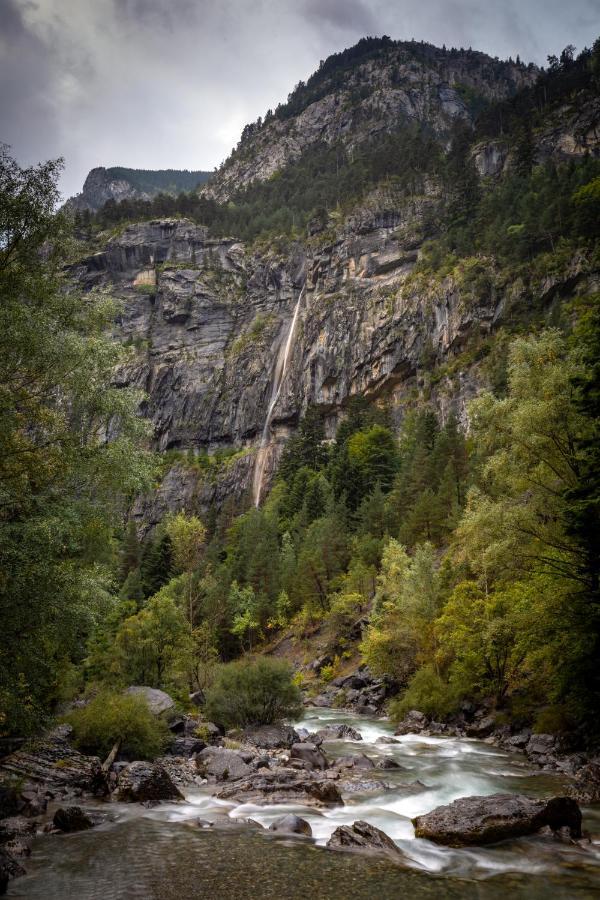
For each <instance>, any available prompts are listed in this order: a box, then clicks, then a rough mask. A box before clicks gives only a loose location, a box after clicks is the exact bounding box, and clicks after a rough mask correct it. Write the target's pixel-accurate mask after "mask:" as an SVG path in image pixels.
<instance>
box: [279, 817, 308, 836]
mask: <svg viewBox="0 0 600 900" xmlns="http://www.w3.org/2000/svg"><path fill="white" fill-rule="evenodd" d="M269 831H283V832H285V833H286V834H305V835H306V836H307V837H312V828H311V827H310V824H309V823H308V822H307V821H306V819H301V818H300V816H295V815H293V813H290V814H289V815H287V816H281V818H279V819H275V821H274V822H272V823H271V824H270V825H269Z"/></svg>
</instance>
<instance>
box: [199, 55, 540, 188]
mask: <svg viewBox="0 0 600 900" xmlns="http://www.w3.org/2000/svg"><path fill="white" fill-rule="evenodd" d="M317 75H318V73H317ZM536 77H537V69H536V68H535V67H534V66H524V65H521V64H517V63H512V62H507V63H505V62H499V61H498V60H493V59H492V58H491V57H489V56H486V55H485V54H484V53H475V52H472V51H446V50H440V49H439V48H436V47H432V46H430V45H425V44H423V45H422V44H416V43H393V42H392V43H391V44H390V46H388V47H384V48H382V49H381V50H380V51H379V52H377V53H375V54H368V56H367V58H366V59H365V61H364V62H362V63H359V64H357V65H355V66H353V67H352V68H349V69H348V70H347V71H346V70H344V71H343V72H342V74H341V75H340V72H339V71H338V70H336V71H334V72H333V73H332V74H324V75H323V78H322V79H321V81H322V84H321V85H320V86H319V90H318V94H321V95H322V96H320V97H319V99H317V100H315V101H314V102H309V103H307V105H306V106H305V108H301V109H300V111H299V112H298V113H296V114H294V115H292V116H289V117H288V116H287V115H286V116H285V117H283V116H281V117H280V116H278V115H276V116H271V117H267V118H266V119H265V122H264V123H260V124H259V125H257V126H251V128H250V130H249V132H248V133H247V134H246V135H245V136H244V137H243V139H242V141H241V142H240V144H239V145H238V147H237V149H236V150H235V151H234V152H233V153H232V155H231V156H230V157H229V159H228V160H227V161H226V162H225V163H224V165H223V166H222V167H221V169H220V170H219V172H218V173H217V175H216V177H215V178H214V179H212V180H211V182H210V184H207V185H206V186H205V187H203V188H202V192H203V193H204V194H205V195H206V196H209V197H213V198H214V199H216V200H218V201H221V202H222V201H225V200H228V199H229V197H230V196H231V195H232V194H233V193H235V191H237V190H239V189H240V188H244V187H247V186H248V185H249V184H251V183H252V182H253V181H264V180H266V179H268V178H270V177H271V176H272V175H273V174H274V173H275V172H277V171H278V170H280V169H282V168H283V167H284V166H285V165H286V164H288V163H290V162H293V161H295V160H297V159H298V158H299V157H300V156H301V155H302V154H303V153H304V152H305V151H306V150H307V149H309V148H310V147H311V146H314V145H315V144H318V143H322V142H324V143H326V144H330V145H331V144H335V143H340V144H341V145H342V146H343V147H345V148H346V150H347V151H349V152H352V151H353V150H356V149H357V148H359V147H360V145H361V144H362V143H364V142H365V141H368V140H372V139H373V138H374V137H375V136H376V135H378V134H381V133H385V132H392V131H395V130H397V129H398V128H399V127H401V126H403V125H404V126H408V125H410V124H418V125H423V126H426V127H427V129H429V130H431V131H432V132H433V134H434V135H435V136H436V137H437V138H438V139H439V140H440V141H441V142H442V143H443V142H444V141H445V140H446V139H447V137H448V134H449V131H450V129H451V127H452V125H453V124H454V123H455V122H456V121H464V122H466V123H470V122H471V121H472V119H473V115H474V112H475V110H476V109H477V107H478V105H480V104H481V103H482V102H485V101H492V100H502V99H506V98H508V97H510V96H512V95H513V94H514V93H516V91H517V90H519V89H520V88H522V87H524V86H526V85H528V84H531V83H533V81H534V80H535V78H536ZM309 84H310V82H309ZM301 94H302V91H300V95H301ZM309 96H310V95H309ZM293 98H294V95H291V97H290V100H292V101H293ZM298 105H300V106H301V107H302V105H303V104H302V103H299V104H298Z"/></svg>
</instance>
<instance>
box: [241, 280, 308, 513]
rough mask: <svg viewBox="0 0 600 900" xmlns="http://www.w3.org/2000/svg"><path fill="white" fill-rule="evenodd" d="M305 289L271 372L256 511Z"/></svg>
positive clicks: (256, 482)
mask: <svg viewBox="0 0 600 900" xmlns="http://www.w3.org/2000/svg"><path fill="white" fill-rule="evenodd" d="M304 291H305V288H304V287H303V288H302V290H301V291H300V294H299V295H298V300H297V301H296V306H295V308H294V314H293V316H292V321H291V322H290V327H289V331H288V334H287V338H286V340H285V341H284V342H282V344H281V346H280V348H279V352H278V354H277V360H276V362H275V369H274V371H273V380H272V383H271V399H270V401H269V406H268V409H267V415H266V418H265V424H264V426H263V430H262V435H261V439H260V445H259V448H258V453H257V454H256V462H255V464H254V478H253V482H252V496H253V499H254V505H255V507H256V508H257V509H258V507H259V506H260V498H261V495H262V488H263V480H264V476H265V467H266V464H267V459H268V457H269V439H270V436H271V422H272V420H273V413H274V411H275V406H276V405H277V401H278V400H279V395H280V393H281V388H282V387H283V382H284V380H285V376H286V373H287V368H288V362H289V357H290V351H291V349H292V345H293V341H294V333H295V331H296V323H297V321H298V314H299V312H300V306H301V305H302V298H303V297H304Z"/></svg>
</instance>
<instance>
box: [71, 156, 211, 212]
mask: <svg viewBox="0 0 600 900" xmlns="http://www.w3.org/2000/svg"><path fill="white" fill-rule="evenodd" d="M209 176H210V173H209V172H201V171H198V172H183V171H179V170H176V169H169V170H166V169H162V170H156V171H155V172H144V173H143V175H142V176H141V177H140V172H139V171H138V170H136V169H124V168H120V167H115V168H112V169H106V168H104V166H98V167H97V168H95V169H92V170H91V171H90V173H89V174H88V176H87V178H86V179H85V182H84V184H83V190H82V192H81V193H80V194H77V195H76V196H75V197H71V198H70V199H69V200H68V201H67V205H68V206H69V207H70V208H71V209H73V210H85V209H88V210H91V211H92V212H95V211H96V210H98V209H100V207H101V206H103V205H104V204H105V203H106V202H107V201H108V200H114V201H115V202H116V203H119V202H120V201H121V200H151V199H152V198H153V197H154V196H156V194H158V193H159V191H161V190H162V191H165V192H166V193H175V192H176V191H177V190H184V189H188V190H189V189H190V188H191V187H193V186H194V185H196V184H200V183H203V182H205V181H206V180H207V179H208V178H209Z"/></svg>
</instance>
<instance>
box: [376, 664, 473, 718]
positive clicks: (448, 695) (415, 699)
mask: <svg viewBox="0 0 600 900" xmlns="http://www.w3.org/2000/svg"><path fill="white" fill-rule="evenodd" d="M457 706H458V702H457V698H456V696H455V694H454V692H453V690H452V687H451V686H450V685H448V684H447V683H446V682H445V681H444V680H443V679H442V678H440V676H439V675H438V674H437V673H436V671H435V669H434V668H433V666H431V665H425V666H423V668H421V669H419V671H418V672H415V674H414V675H413V677H412V679H411V681H410V684H409V686H408V688H407V689H406V691H405V692H404V694H403V695H402V698H401V699H400V700H395V701H393V702H392V703H391V704H390V717H391V718H392V721H394V722H400V721H401V720H402V719H403V718H404V716H405V715H406V714H407V713H408V712H410V710H411V709H418V710H419V711H420V712H422V713H425V715H426V716H433V717H434V718H438V719H442V720H443V719H444V718H445V717H446V716H448V715H450V714H451V713H453V712H455V711H456V709H457Z"/></svg>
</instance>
